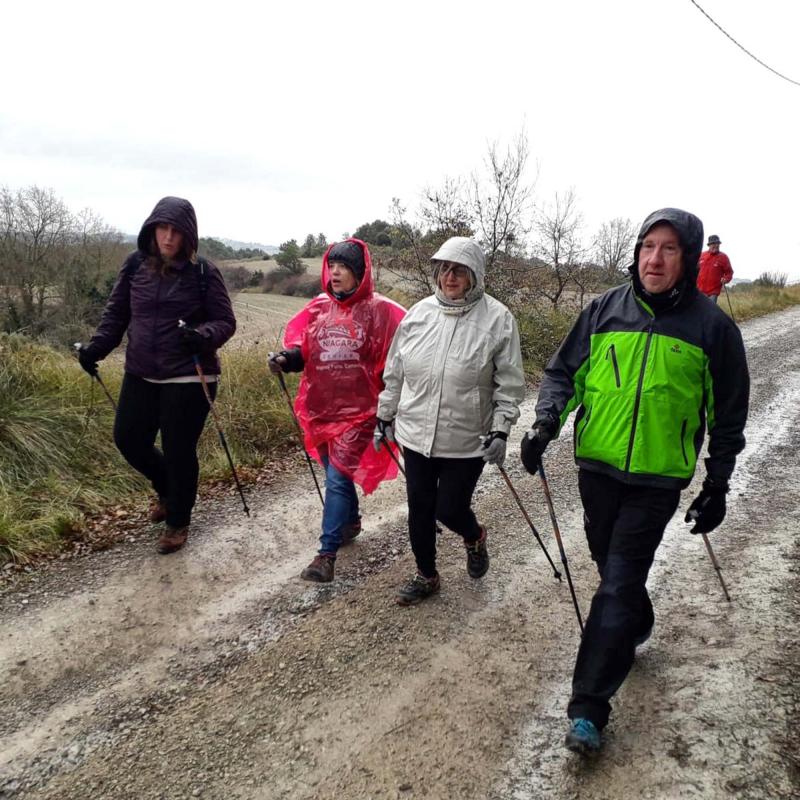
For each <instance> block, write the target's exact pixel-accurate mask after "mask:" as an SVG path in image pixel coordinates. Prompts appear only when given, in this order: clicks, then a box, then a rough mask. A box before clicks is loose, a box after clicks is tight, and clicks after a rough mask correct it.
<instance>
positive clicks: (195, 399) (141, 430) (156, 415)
mask: <svg viewBox="0 0 800 800" xmlns="http://www.w3.org/2000/svg"><path fill="white" fill-rule="evenodd" d="M208 388H209V391H210V392H211V396H212V398H213V397H215V396H216V393H217V384H216V383H209V384H208ZM207 416H208V402H207V400H206V398H205V395H204V394H203V387H202V386H201V385H200V384H199V383H148V382H147V381H146V380H143V379H142V378H137V377H135V376H133V375H129V374H128V373H125V378H124V379H123V381H122V390H121V391H120V395H119V404H118V406H117V416H116V419H115V420H114V443H115V444H116V445H117V448H118V449H119V451H120V453H122V455H123V456H124V457H125V460H126V461H127V462H128V463H129V464H130V465H131V466H132V467H133V468H134V469H135V470H136V471H137V472H141V473H142V475H144V476H145V477H146V478H147V479H148V480H149V481H150V483H151V484H152V485H153V489H155V491H156V492H157V493H158V495H159V496H160V497H161V498H163V499H164V500H165V502H166V507H167V520H166V522H167V525H170V526H171V527H174V528H182V527H184V526H185V525H188V524H189V522H190V521H191V518H192V508H193V507H194V501H195V499H196V498H197V478H198V475H199V472H200V468H199V465H198V463H197V442H198V440H199V439H200V434H201V433H202V432H203V425H205V421H206V417H207ZM159 431H161V445H162V447H163V452H162V451H161V450H159V449H158V448H157V447H156V446H155V441H156V435H157V434H158V432H159Z"/></svg>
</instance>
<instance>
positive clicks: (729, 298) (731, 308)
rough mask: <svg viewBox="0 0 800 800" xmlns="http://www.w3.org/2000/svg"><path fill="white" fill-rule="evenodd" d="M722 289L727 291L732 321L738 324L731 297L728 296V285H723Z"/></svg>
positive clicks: (726, 295)
mask: <svg viewBox="0 0 800 800" xmlns="http://www.w3.org/2000/svg"><path fill="white" fill-rule="evenodd" d="M722 288H723V289H724V290H725V297H727V298H728V308H729V309H730V310H731V319H732V320H733V321H734V322H736V317H734V316H733V306H732V305H731V296H730V294H728V284H727V283H723V284H722Z"/></svg>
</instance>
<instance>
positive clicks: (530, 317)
mask: <svg viewBox="0 0 800 800" xmlns="http://www.w3.org/2000/svg"><path fill="white" fill-rule="evenodd" d="M516 317H517V324H518V325H519V338H520V345H521V348H522V360H523V362H524V364H525V371H526V372H527V373H529V374H532V375H539V374H540V373H541V372H542V370H543V369H544V368H545V366H546V364H547V362H548V361H549V360H550V356H552V355H553V353H555V351H556V350H557V349H558V346H559V345H560V344H561V342H562V340H563V339H564V337H565V336H566V335H567V333H568V332H569V329H570V328H571V327H572V324H573V322H574V321H575V315H574V314H573V313H569V312H565V311H561V310H553V309H544V308H532V309H530V310H525V311H521V312H518V313H517V314H516Z"/></svg>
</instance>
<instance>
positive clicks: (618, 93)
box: [0, 0, 800, 279]
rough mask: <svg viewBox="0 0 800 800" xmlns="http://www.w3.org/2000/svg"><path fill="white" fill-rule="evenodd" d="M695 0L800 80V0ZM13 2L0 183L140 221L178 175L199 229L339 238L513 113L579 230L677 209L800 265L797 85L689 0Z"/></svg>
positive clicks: (729, 237) (741, 251)
mask: <svg viewBox="0 0 800 800" xmlns="http://www.w3.org/2000/svg"><path fill="white" fill-rule="evenodd" d="M700 4H701V5H702V6H703V7H704V8H705V9H706V11H708V13H709V14H711V16H713V17H715V18H716V20H717V21H718V22H719V23H720V24H721V25H722V26H723V27H725V28H726V29H727V30H728V31H729V33H730V34H731V35H732V36H734V37H735V38H736V39H738V40H739V41H740V42H741V43H742V44H743V45H744V46H745V47H747V48H748V49H749V50H750V51H751V52H752V53H754V54H755V55H756V56H758V57H759V58H761V59H762V60H763V61H765V62H766V63H767V64H769V65H770V66H772V67H773V68H774V69H776V70H778V71H779V72H782V73H784V74H786V75H787V76H789V77H791V78H794V79H795V80H798V81H800V50H798V47H797V34H798V31H800V2H797V0H759V2H758V3H754V2H752V1H751V0H700ZM278 5H279V6H280V7H277V8H274V7H273V6H278ZM2 20H3V28H4V33H5V36H4V37H3V39H4V41H3V47H2V49H0V75H2V84H3V85H2V94H1V95H0V96H1V97H2V105H0V184H5V185H6V186H9V187H10V188H12V189H16V188H20V187H23V186H27V185H30V184H38V185H40V186H48V187H52V188H53V189H54V190H55V191H56V193H57V194H58V195H60V196H61V197H62V198H63V199H64V200H65V201H66V202H67V204H68V205H69V206H70V207H71V208H73V209H74V210H78V209H80V208H83V207H89V208H91V209H93V210H94V211H96V212H98V213H99V214H101V215H102V216H103V217H104V218H105V219H106V221H107V222H109V223H110V224H112V225H114V226H116V227H118V228H120V229H121V230H123V231H125V232H127V233H135V232H136V231H138V229H139V226H140V225H141V223H142V221H143V220H144V218H145V217H146V216H147V214H148V212H149V211H150V209H151V208H152V206H153V205H154V203H155V201H156V200H157V199H158V198H159V197H161V196H163V195H167V194H173V195H179V196H184V197H187V198H189V199H190V200H191V201H192V203H193V204H194V206H195V208H196V209H197V214H198V219H199V224H200V232H201V235H204V236H219V237H228V238H233V239H239V240H242V241H258V242H262V243H265V244H276V245H277V244H279V243H280V242H282V241H284V240H286V239H288V238H297V239H299V240H302V239H303V238H304V236H305V235H306V234H307V233H309V232H314V233H318V232H323V233H325V234H326V236H327V237H328V238H329V239H330V240H332V239H335V238H337V237H339V236H341V234H342V232H344V231H353V230H354V229H355V228H356V227H357V226H358V225H359V224H361V223H362V222H366V221H371V220H372V219H375V218H376V217H384V218H385V217H387V216H388V212H389V205H390V203H391V200H392V198H393V197H400V198H401V199H402V200H403V201H404V203H405V204H407V205H409V206H412V207H413V206H415V205H416V203H417V201H418V198H419V194H420V191H421V190H422V188H423V187H424V186H425V185H433V186H435V185H437V184H439V183H440V182H441V181H442V180H443V178H444V177H445V176H457V175H467V174H468V173H470V172H471V171H473V170H474V169H475V168H476V167H478V166H479V165H480V162H481V159H482V158H483V156H484V153H485V151H486V146H487V142H489V141H493V140H500V141H502V142H507V141H510V140H511V139H513V138H514V136H515V135H516V134H517V133H518V132H519V131H520V130H521V129H522V128H523V127H524V128H525V129H526V130H527V135H528V139H529V143H530V151H531V162H532V163H531V167H532V168H531V175H530V177H531V178H533V177H534V174H535V172H536V165H537V164H538V174H539V178H538V183H537V198H538V200H539V201H540V202H544V201H546V200H548V199H549V198H550V197H551V196H552V194H553V192H554V191H557V190H558V191H563V190H566V189H569V188H574V190H575V192H576V194H577V197H578V200H579V204H580V208H581V210H582V212H583V215H584V217H585V221H586V233H587V238H589V237H590V235H591V233H593V231H594V230H595V229H596V228H597V227H598V226H599V224H600V223H601V222H603V221H605V220H607V219H610V218H612V217H617V216H622V217H630V218H631V219H632V220H634V222H635V223H636V224H637V225H638V224H639V223H640V222H641V220H642V219H643V218H644V217H645V216H646V215H647V214H648V213H649V212H650V211H652V210H654V209H656V208H659V207H662V206H666V205H672V206H678V207H681V208H685V209H687V210H689V211H692V212H693V213H695V214H697V215H698V216H699V217H700V218H701V219H702V220H703V222H704V224H705V230H706V235H708V234H711V233H716V234H718V235H719V236H720V237H721V239H722V242H723V245H722V249H723V250H724V251H725V252H727V253H728V254H729V256H730V257H731V261H732V263H733V267H734V270H735V272H736V273H737V275H738V276H740V277H750V278H755V277H757V276H758V274H759V273H760V272H762V271H764V270H767V269H768V270H777V271H780V272H786V273H788V274H789V275H790V277H792V278H793V279H800V223H799V222H798V216H799V214H798V210H799V209H800V203H799V202H798V187H800V159H798V141H800V125H799V124H798V123H799V122H800V86H796V85H792V84H790V83H788V82H786V81H784V80H781V79H780V78H778V77H777V76H775V75H774V74H772V73H771V72H768V71H767V70H766V69H764V68H763V67H762V66H759V64H757V63H756V62H755V61H753V60H752V59H751V58H749V57H748V56H747V55H745V54H744V53H743V52H742V51H741V50H739V49H738V48H737V47H736V46H735V45H734V44H732V43H731V42H730V41H729V40H728V39H726V38H725V37H724V36H723V35H722V34H721V33H720V32H719V31H718V30H717V29H716V28H715V27H713V25H712V24H711V23H710V22H709V21H708V20H707V19H706V18H705V17H704V16H703V15H702V14H701V13H700V12H699V11H698V10H697V9H696V8H695V7H694V5H692V3H691V2H690V0H660V1H657V0H648V1H647V2H643V0H606V2H600V1H599V0H560V2H552V0H547V1H546V2H544V1H539V0H530V1H529V2H526V3H523V2H506V0H494V1H493V2H491V3H486V2H480V3H478V2H469V1H468V0H458V2H442V1H441V0H438V1H437V0H426V2H417V1H416V0H406V1H405V2H403V3H381V2H378V0H372V1H371V2H355V1H354V0H339V1H338V2H304V1H303V0H294V2H282V3H280V4H278V3H263V4H256V3H253V2H240V0H226V2H223V3H220V2H213V3H209V2H204V1H203V0H196V1H195V2H169V0H160V2H150V1H149V0H144V1H142V0H140V1H139V2H136V3H132V2H125V1H124V0H122V1H121V2H116V3H109V2H107V0H106V2H102V3H101V2H85V1H84V0H71V2H68V3H66V2H63V1H62V2H37V1H36V0H25V1H24V2H21V0H6V1H5V2H4V3H3V12H2Z"/></svg>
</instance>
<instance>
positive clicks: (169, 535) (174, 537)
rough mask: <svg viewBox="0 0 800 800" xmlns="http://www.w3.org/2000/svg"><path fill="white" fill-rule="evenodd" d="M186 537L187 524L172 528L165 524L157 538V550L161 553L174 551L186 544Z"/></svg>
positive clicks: (187, 534) (187, 533)
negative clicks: (159, 536)
mask: <svg viewBox="0 0 800 800" xmlns="http://www.w3.org/2000/svg"><path fill="white" fill-rule="evenodd" d="M188 538H189V526H188V525H185V526H184V527H183V528H173V527H171V526H170V525H167V526H166V527H165V528H164V533H162V534H161V538H160V539H159V540H158V552H159V553H161V554H162V555H166V554H167V553H174V552H175V551H176V550H180V549H181V547H183V546H184V545H185V544H186V540H187V539H188Z"/></svg>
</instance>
